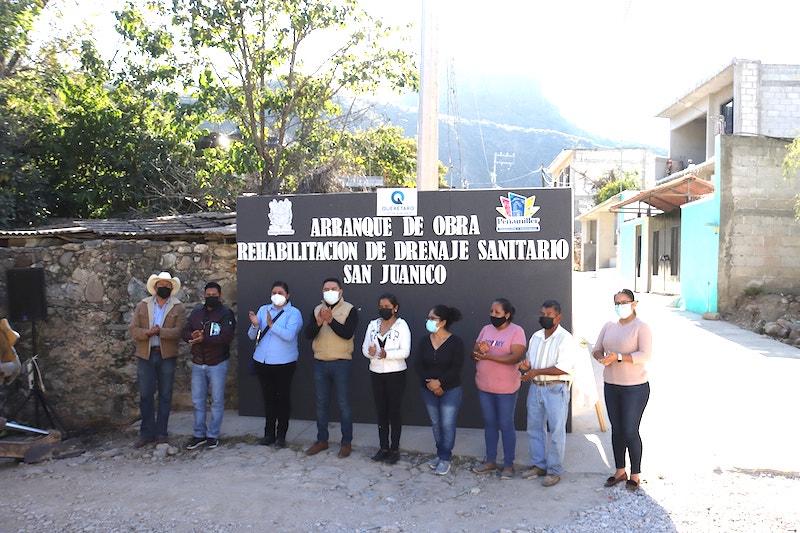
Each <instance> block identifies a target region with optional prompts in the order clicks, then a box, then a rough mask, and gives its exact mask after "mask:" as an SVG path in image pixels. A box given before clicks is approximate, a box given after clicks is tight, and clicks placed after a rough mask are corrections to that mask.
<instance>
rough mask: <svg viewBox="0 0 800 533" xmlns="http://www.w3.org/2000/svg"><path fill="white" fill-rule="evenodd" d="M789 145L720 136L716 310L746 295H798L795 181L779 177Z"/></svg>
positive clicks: (799, 231)
mask: <svg viewBox="0 0 800 533" xmlns="http://www.w3.org/2000/svg"><path fill="white" fill-rule="evenodd" d="M787 144H788V141H786V140H782V139H771V138H766V137H745V136H736V135H733V136H730V135H729V136H722V137H721V138H720V154H719V159H718V161H719V169H718V171H719V172H720V180H721V182H720V191H719V194H720V227H719V231H720V259H719V302H718V308H719V311H720V312H722V313H724V312H726V311H727V310H729V309H731V308H732V307H734V306H735V304H736V300H737V298H739V297H741V296H742V295H744V294H746V292H753V291H764V292H770V293H776V294H777V293H782V292H783V293H786V294H797V293H798V292H800V221H798V220H797V219H796V218H795V210H794V204H795V196H796V194H797V191H798V190H800V181H798V180H800V177H798V176H795V178H794V179H790V180H787V179H784V177H783V172H782V168H781V163H782V162H783V159H784V157H785V155H786V145H787Z"/></svg>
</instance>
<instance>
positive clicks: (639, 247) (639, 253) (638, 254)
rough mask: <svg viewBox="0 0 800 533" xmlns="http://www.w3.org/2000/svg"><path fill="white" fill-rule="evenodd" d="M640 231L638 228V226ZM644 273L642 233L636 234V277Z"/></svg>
mask: <svg viewBox="0 0 800 533" xmlns="http://www.w3.org/2000/svg"><path fill="white" fill-rule="evenodd" d="M637 231H638V228H637ZM641 275H642V236H641V234H638V233H637V235H636V277H637V278H638V277H640V276H641Z"/></svg>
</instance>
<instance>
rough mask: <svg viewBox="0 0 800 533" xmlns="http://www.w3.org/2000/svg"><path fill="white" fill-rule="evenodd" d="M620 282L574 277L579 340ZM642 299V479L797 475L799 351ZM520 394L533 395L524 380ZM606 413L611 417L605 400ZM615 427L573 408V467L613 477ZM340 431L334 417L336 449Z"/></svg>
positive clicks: (175, 425) (478, 449)
mask: <svg viewBox="0 0 800 533" xmlns="http://www.w3.org/2000/svg"><path fill="white" fill-rule="evenodd" d="M619 288H622V286H621V285H620V284H619V283H618V280H617V279H616V277H615V273H614V271H613V270H607V271H600V272H597V273H594V272H586V273H575V277H574V285H573V330H574V333H575V336H576V338H578V339H580V338H585V339H586V340H587V341H588V342H590V343H593V342H594V340H595V339H596V337H597V334H598V333H599V331H600V328H601V327H602V326H603V324H604V323H605V322H606V321H608V320H613V318H614V315H613V304H612V302H613V299H612V298H613V293H614V292H615V291H616V290H618V289H619ZM637 299H638V300H639V302H640V303H639V307H638V309H637V311H638V314H639V316H640V317H641V318H642V319H643V320H644V321H646V322H647V323H648V324H649V325H650V327H651V329H652V332H653V339H654V350H653V360H652V362H651V364H650V365H649V371H650V383H651V397H650V402H649V404H648V407H647V409H646V411H645V415H644V420H643V422H642V437H643V440H644V459H643V467H642V468H643V475H644V476H645V477H646V476H648V475H649V476H654V475H661V474H663V473H665V472H671V473H673V474H674V473H676V472H680V471H683V470H697V469H700V470H704V471H707V470H714V469H716V468H723V469H731V468H734V469H745V470H774V471H781V472H800V454H797V453H796V444H795V443H796V442H797V441H798V437H799V436H800V430H798V429H797V427H796V424H794V418H795V417H794V414H795V413H794V410H795V408H796V407H797V406H798V405H800V392H798V391H800V386H798V385H799V384H800V350H798V349H797V348H793V347H790V346H787V345H785V344H783V343H780V342H778V341H775V340H773V339H771V338H768V337H762V336H760V335H758V334H756V333H753V332H750V331H747V330H743V329H740V328H738V327H736V326H734V325H732V324H728V323H726V322H722V321H709V320H703V319H702V318H701V317H700V316H699V315H696V314H694V313H690V312H687V311H681V310H679V309H676V308H675V307H672V303H673V302H674V301H675V300H676V297H675V296H662V295H654V294H637ZM593 370H594V374H595V379H596V384H597V390H598V392H599V395H600V397H601V398H600V401H601V403H602V367H601V365H598V364H596V363H593ZM466 386H470V384H469V383H467V384H466ZM520 394H527V386H526V385H523V388H522V390H521V391H520ZM602 412H603V416H604V417H605V407H604V406H603V409H602ZM787 414H788V415H789V416H787ZM606 423H607V422H606ZM610 429H611V428H610V427H608V428H607V431H606V432H601V431H600V426H599V423H598V419H597V415H596V412H595V409H594V407H593V406H585V407H573V432H572V433H571V434H569V435H568V436H567V452H566V460H565V467H566V469H567V471H568V472H571V473H574V474H580V473H583V474H597V475H598V476H600V477H601V478H602V477H604V476H607V475H608V473H609V471H611V470H613V454H612V452H611V431H610ZM170 432H171V435H172V437H171V440H172V443H173V444H174V445H178V444H180V445H182V444H183V442H184V439H188V437H190V436H191V435H192V413H191V412H176V413H173V414H172V417H171V420H170ZM262 434H263V418H260V417H243V416H239V415H238V414H237V413H236V412H234V411H226V413H225V419H224V422H223V435H222V439H223V440H224V438H225V437H232V436H237V437H242V436H252V437H253V440H254V441H255V440H256V439H257V438H260V436H261V435H262ZM315 435H316V425H315V423H314V421H307V420H292V422H291V424H290V426H289V433H288V435H287V441H288V442H289V443H290V444H296V445H299V446H301V447H303V448H305V447H306V446H308V445H310V444H311V443H312V442H313V441H314V438H315ZM339 436H340V433H339V428H338V424H335V423H334V424H332V427H331V443H332V446H333V447H334V449H335V443H337V442H338V440H339ZM353 446H354V452H353V453H354V454H360V455H364V456H367V457H369V456H371V455H372V454H373V453H374V452H375V450H376V449H377V428H376V427H375V426H374V425H373V424H356V425H355V428H354V438H353ZM401 448H402V450H404V451H406V452H419V453H426V454H432V453H433V452H434V449H435V447H434V443H433V435H432V433H431V429H430V427H419V426H404V427H403V436H402V441H401ZM483 453H484V441H483V430H481V429H467V428H459V429H458V432H457V436H456V445H455V449H454V454H456V455H459V456H469V457H474V458H476V459H480V458H481V457H482V456H483ZM516 454H517V455H516V462H517V464H518V465H520V466H525V465H528V464H529V452H528V436H527V434H526V433H525V432H518V434H517V450H516Z"/></svg>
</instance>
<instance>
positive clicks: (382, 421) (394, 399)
mask: <svg viewBox="0 0 800 533" xmlns="http://www.w3.org/2000/svg"><path fill="white" fill-rule="evenodd" d="M370 375H371V376H372V396H373V397H374V398H375V410H376V411H377V414H378V441H379V443H380V446H381V449H382V450H393V451H397V450H399V449H400V433H401V432H402V429H403V419H402V414H401V411H402V405H403V394H404V393H405V391H406V371H405V370H402V371H400V372H388V373H386V374H377V373H375V372H370ZM390 429H391V434H392V440H391V443H390V442H389V431H390Z"/></svg>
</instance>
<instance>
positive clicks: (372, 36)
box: [117, 0, 418, 194]
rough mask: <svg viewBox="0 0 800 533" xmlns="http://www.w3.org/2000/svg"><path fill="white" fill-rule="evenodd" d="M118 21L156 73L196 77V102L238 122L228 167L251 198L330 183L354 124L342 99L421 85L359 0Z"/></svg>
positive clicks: (210, 4)
mask: <svg viewBox="0 0 800 533" xmlns="http://www.w3.org/2000/svg"><path fill="white" fill-rule="evenodd" d="M154 17H155V18H154ZM117 19H118V21H119V24H118V30H119V31H120V33H121V34H122V35H123V36H125V37H126V38H127V39H129V40H130V41H131V42H132V43H134V44H135V47H136V52H137V53H138V54H139V58H140V59H141V60H142V61H152V62H153V64H154V65H155V64H157V65H159V68H158V69H157V70H155V72H159V73H161V74H174V76H175V79H178V78H181V77H182V76H184V75H186V74H191V73H198V72H199V74H198V75H197V76H196V80H197V81H196V82H195V86H196V88H197V91H198V97H199V100H201V101H203V102H205V103H206V104H208V105H209V106H211V105H216V107H217V108H219V109H223V110H224V112H225V113H226V116H227V117H229V118H230V119H232V120H233V121H234V122H235V123H237V124H238V125H239V128H240V130H241V133H242V137H243V140H244V142H245V144H246V148H245V149H243V150H240V151H239V153H238V154H237V159H236V160H237V162H239V163H243V164H245V165H246V167H245V169H243V170H246V171H247V172H249V173H250V174H251V179H252V184H253V188H254V190H255V192H258V193H260V194H267V193H277V192H281V191H287V190H293V189H294V188H296V187H298V186H300V185H301V180H304V181H305V183H309V182H314V181H319V182H320V183H323V182H325V183H328V184H330V179H323V178H325V177H326V176H327V177H328V178H329V177H330V176H333V175H335V174H336V173H337V172H339V171H340V170H341V169H342V168H345V167H346V165H345V159H346V157H345V155H346V154H343V153H342V151H344V150H346V148H345V147H344V146H343V144H342V141H343V140H344V139H345V138H346V137H347V135H346V132H347V131H348V130H350V129H351V128H352V127H353V125H354V124H356V123H357V122H358V121H359V120H360V118H361V117H360V115H359V113H358V112H357V111H356V110H355V107H354V106H352V105H350V104H347V107H346V108H345V107H344V105H345V104H343V102H348V101H352V100H351V99H352V98H354V97H355V96H356V95H359V94H363V93H365V92H372V91H375V90H378V89H379V88H381V87H385V88H389V89H392V90H402V89H410V90H414V89H416V87H417V83H418V80H417V74H416V70H415V68H414V65H413V61H412V58H411V56H410V55H409V54H408V53H407V52H405V51H403V50H402V49H397V48H393V47H391V46H390V45H388V44H386V43H388V42H390V41H389V38H390V37H391V36H392V35H393V34H395V33H396V30H397V29H396V28H390V27H386V26H384V24H383V23H382V21H380V20H379V19H376V18H373V17H371V16H370V15H369V14H368V13H366V12H365V11H363V10H362V9H360V8H359V7H358V5H357V2H356V0H331V1H322V0H174V1H171V2H168V1H166V0H156V1H151V2H146V3H145V2H144V0H141V1H139V2H138V3H136V2H129V3H128V4H127V5H126V7H125V9H123V10H122V11H120V12H119V13H117ZM154 21H160V22H157V23H156V22H154ZM321 50H322V52H321V53H320V51H321ZM145 56H146V58H147V59H146V60H145V59H142V58H143V57H145ZM315 57H316V58H320V59H316V60H315ZM148 71H150V72H153V71H154V69H153V68H152V67H151V68H143V69H142V70H141V71H140V72H142V73H144V72H148ZM182 81H183V82H184V83H188V81H189V80H187V79H186V78H183V79H182Z"/></svg>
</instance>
